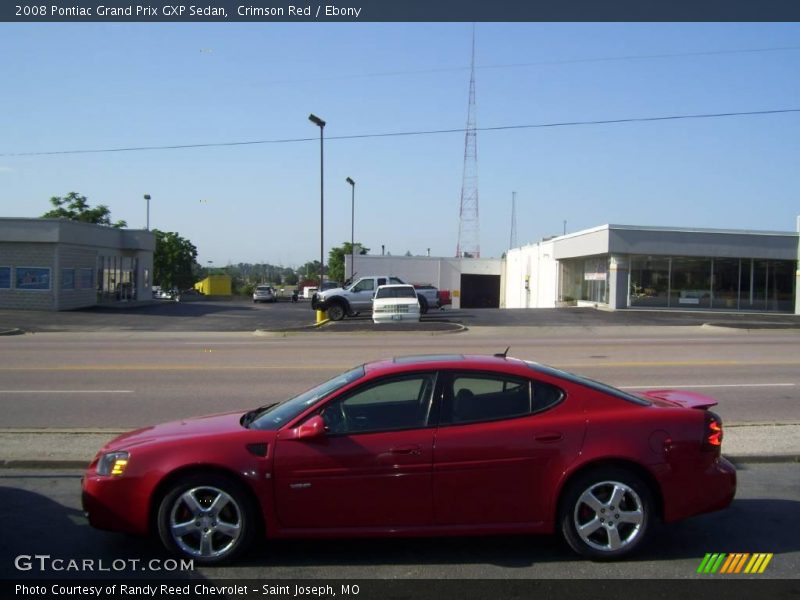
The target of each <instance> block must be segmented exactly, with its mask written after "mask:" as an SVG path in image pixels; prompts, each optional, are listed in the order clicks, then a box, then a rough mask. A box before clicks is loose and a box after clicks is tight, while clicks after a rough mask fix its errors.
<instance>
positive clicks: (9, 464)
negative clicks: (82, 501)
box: [0, 459, 91, 471]
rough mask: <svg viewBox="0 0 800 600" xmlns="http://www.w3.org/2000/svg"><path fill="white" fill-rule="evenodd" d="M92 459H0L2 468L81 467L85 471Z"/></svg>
mask: <svg viewBox="0 0 800 600" xmlns="http://www.w3.org/2000/svg"><path fill="white" fill-rule="evenodd" d="M90 463H91V461H85V460H25V459H15V460H3V461H0V470H3V469H80V470H81V471H83V470H84V469H86V467H88V466H89V464H90Z"/></svg>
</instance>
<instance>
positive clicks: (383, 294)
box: [375, 286, 417, 298]
mask: <svg viewBox="0 0 800 600" xmlns="http://www.w3.org/2000/svg"><path fill="white" fill-rule="evenodd" d="M375 297H376V298H416V297H417V293H416V292H415V291H414V288H413V287H411V286H403V287H390V288H383V289H382V290H378V292H377V293H376V294H375Z"/></svg>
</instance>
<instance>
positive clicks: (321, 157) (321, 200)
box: [308, 113, 325, 292]
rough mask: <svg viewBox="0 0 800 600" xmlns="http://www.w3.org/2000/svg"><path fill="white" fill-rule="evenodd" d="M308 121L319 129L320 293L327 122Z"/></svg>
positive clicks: (309, 116)
mask: <svg viewBox="0 0 800 600" xmlns="http://www.w3.org/2000/svg"><path fill="white" fill-rule="evenodd" d="M308 120H309V121H311V122H312V123H314V125H316V126H317V127H319V291H320V292H321V291H322V282H323V280H324V278H325V239H324V232H325V227H324V226H325V185H324V182H325V179H324V174H325V170H324V165H325V162H324V135H323V132H324V131H325V121H323V120H322V119H320V118H319V117H318V116H316V115H315V114H313V113H312V114H310V115H308Z"/></svg>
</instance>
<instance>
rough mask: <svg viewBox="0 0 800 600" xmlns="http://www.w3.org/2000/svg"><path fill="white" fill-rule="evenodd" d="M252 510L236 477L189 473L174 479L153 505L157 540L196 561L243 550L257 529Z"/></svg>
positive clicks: (219, 558)
mask: <svg viewBox="0 0 800 600" xmlns="http://www.w3.org/2000/svg"><path fill="white" fill-rule="evenodd" d="M256 518H257V517H256V511H255V509H254V507H253V505H252V502H251V500H250V498H249V497H248V496H247V494H246V493H245V491H244V490H243V489H242V486H241V484H239V483H237V482H236V481H235V480H233V479H231V478H228V477H225V476H223V475H217V474H207V475H202V474H198V475H192V476H188V477H185V478H183V479H181V480H180V481H178V482H177V483H175V484H174V485H173V486H172V488H170V490H169V491H168V492H167V493H166V495H165V496H164V498H163V499H162V500H161V504H160V505H159V509H158V534H159V537H160V538H161V541H162V543H163V544H164V545H165V546H166V547H167V548H168V549H169V550H172V551H174V552H178V553H179V554H182V555H184V556H186V557H188V558H191V559H193V560H194V561H195V562H197V563H199V564H218V563H222V562H227V561H229V560H231V559H233V558H234V557H235V556H237V555H238V554H240V553H241V552H243V551H244V550H245V549H246V548H247V546H248V545H249V544H250V542H251V541H252V538H253V535H254V532H255V529H256Z"/></svg>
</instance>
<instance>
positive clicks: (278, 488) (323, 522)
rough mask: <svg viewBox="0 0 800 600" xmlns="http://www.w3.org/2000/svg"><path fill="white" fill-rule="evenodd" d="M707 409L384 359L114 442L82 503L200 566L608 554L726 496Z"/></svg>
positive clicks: (558, 375) (503, 368) (625, 550)
mask: <svg viewBox="0 0 800 600" xmlns="http://www.w3.org/2000/svg"><path fill="white" fill-rule="evenodd" d="M714 404H716V402H715V401H714V400H712V399H709V398H707V397H704V396H700V395H698V394H693V393H689V392H682V391H670V390H655V391H649V392H645V393H643V394H641V395H632V394H628V393H625V392H623V391H620V390H618V389H615V388H613V387H610V386H607V385H604V384H601V383H597V382H595V381H591V380H588V379H584V378H581V377H578V376H576V375H573V374H570V373H566V372H563V371H559V370H557V369H553V368H550V367H546V366H543V365H540V364H536V363H531V362H526V361H522V360H517V359H513V358H510V357H506V356H505V355H496V356H461V355H452V356H415V357H404V358H396V359H393V360H385V361H381V362H374V363H370V364H366V365H363V366H360V367H357V368H355V369H353V370H351V371H348V372H346V373H343V374H342V375H338V376H337V377H334V378H333V379H331V380H329V381H326V382H325V383H322V384H321V385H319V386H317V387H315V388H313V389H311V390H308V391H307V392H304V393H303V394H300V395H299V396H296V397H294V398H291V399H288V400H285V401H283V402H277V403H274V404H270V405H267V406H263V407H261V408H258V409H255V410H251V411H249V412H246V413H244V414H242V413H241V412H236V413H228V414H220V415H214V416H208V417H201V418H195V419H188V420H184V421H179V422H173V423H166V424H163V425H156V426H154V427H147V428H145V429H140V430H138V431H134V432H132V433H128V434H125V435H122V436H120V437H118V438H117V439H115V440H113V441H112V442H110V443H109V444H107V445H106V446H105V447H104V448H103V449H102V450H101V451H100V452H99V453H98V455H97V457H96V458H95V459H94V460H93V461H92V463H91V465H90V466H89V469H88V471H87V473H86V475H85V476H84V478H83V506H84V510H85V511H86V514H87V516H88V518H89V521H90V523H91V524H92V525H94V526H95V527H98V528H102V529H110V530H114V531H125V532H130V533H136V534H155V533H157V534H158V535H159V536H160V538H161V540H162V541H163V543H164V544H165V545H166V546H167V547H168V548H170V549H171V550H173V551H177V552H179V553H181V554H183V555H185V556H188V557H190V558H193V559H194V560H195V561H196V562H197V563H201V564H210V563H218V562H222V561H226V560H229V559H231V558H233V557H234V556H235V555H237V554H239V553H240V552H242V551H243V550H244V549H245V548H246V547H247V546H248V545H250V544H251V542H253V541H254V540H255V539H256V538H257V537H262V536H263V535H266V537H267V538H268V539H277V538H320V537H356V536H362V537H363V536H416V535H461V534H469V535H475V534H509V533H554V532H560V533H561V534H562V535H563V536H564V538H565V539H566V541H567V543H568V544H569V545H570V546H571V547H572V548H573V549H574V550H575V551H576V552H578V553H580V554H582V555H584V556H587V557H589V558H592V559H615V558H621V557H623V556H627V555H629V554H630V553H631V552H633V551H634V550H636V549H637V548H639V547H640V546H641V544H642V543H643V541H644V540H645V538H646V537H647V534H648V532H649V531H650V530H651V528H652V526H653V523H654V521H656V520H662V521H664V522H671V521H676V520H678V519H683V518H686V517H690V516H692V515H696V514H700V513H704V512H709V511H714V510H719V509H722V508H725V507H727V506H728V505H729V504H730V503H731V501H732V499H733V496H734V493H735V491H736V471H735V469H734V467H733V465H731V463H729V462H728V461H727V460H725V459H724V458H723V457H721V456H720V444H721V441H722V423H721V421H720V419H719V417H718V416H717V415H715V414H714V413H713V412H710V411H709V410H708V408H709V407H711V406H713V405H714Z"/></svg>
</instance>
